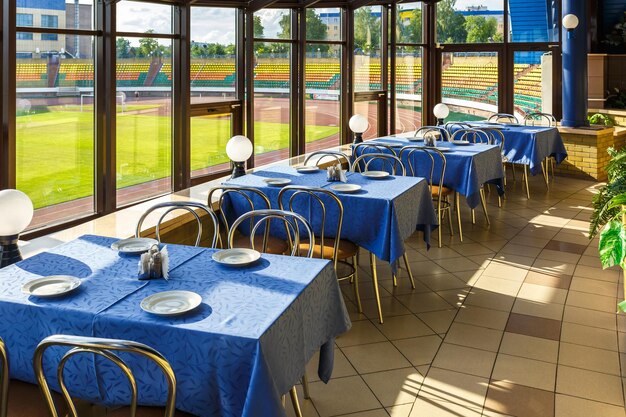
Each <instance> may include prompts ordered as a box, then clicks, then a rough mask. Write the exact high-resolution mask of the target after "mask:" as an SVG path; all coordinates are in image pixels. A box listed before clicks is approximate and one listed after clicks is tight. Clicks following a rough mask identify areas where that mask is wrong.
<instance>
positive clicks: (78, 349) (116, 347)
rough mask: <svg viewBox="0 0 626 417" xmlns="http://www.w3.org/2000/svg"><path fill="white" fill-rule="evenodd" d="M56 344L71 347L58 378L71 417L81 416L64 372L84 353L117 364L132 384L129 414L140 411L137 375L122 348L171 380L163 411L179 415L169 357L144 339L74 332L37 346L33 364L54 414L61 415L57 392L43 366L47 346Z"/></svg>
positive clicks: (172, 415)
mask: <svg viewBox="0 0 626 417" xmlns="http://www.w3.org/2000/svg"><path fill="white" fill-rule="evenodd" d="M53 346H61V347H69V348H70V349H69V350H68V351H67V352H66V353H65V355H63V357H62V358H61V360H60V361H59V364H58V367H57V373H56V374H57V380H58V384H59V386H60V387H61V394H62V396H63V399H64V400H65V403H66V404H67V407H68V411H69V415H70V416H71V417H77V412H76V406H75V405H74V402H73V400H72V397H71V396H70V393H69V391H68V389H67V386H66V384H65V378H64V372H65V365H66V364H67V362H68V361H69V360H70V359H71V358H72V357H74V356H77V355H81V354H93V355H97V356H100V357H102V358H105V359H107V360H109V361H111V362H112V363H113V364H115V365H116V366H117V367H118V368H119V369H120V370H121V371H122V373H123V374H124V376H126V378H127V379H128V382H129V384H130V388H131V398H130V407H129V412H128V414H129V415H130V416H131V417H135V414H136V412H137V383H136V381H135V376H134V375H133V372H132V370H131V369H130V367H129V366H128V365H127V364H126V363H125V362H124V361H123V360H122V359H121V358H120V356H119V355H118V354H119V353H120V352H127V353H132V354H135V355H138V356H141V357H144V358H147V359H148V360H150V361H152V362H154V363H155V364H156V365H157V366H158V367H159V368H160V369H161V371H162V373H163V375H164V376H165V379H166V381H167V388H168V389H167V399H166V401H165V408H164V410H163V413H164V414H163V415H164V416H165V417H174V416H175V412H176V410H175V405H176V376H175V375H174V371H173V370H172V367H171V366H170V364H169V363H168V362H167V360H166V359H165V357H163V355H161V354H160V353H159V352H157V351H156V350H155V349H153V348H151V347H149V346H146V345H144V344H142V343H137V342H132V341H128V340H118V339H103V338H96V337H85V336H71V335H60V334H58V335H53V336H49V337H46V338H45V339H44V340H42V341H41V343H39V345H38V346H37V349H35V355H34V358H33V366H34V369H35V376H36V377H37V382H38V383H39V387H40V388H41V392H42V393H43V395H44V398H45V401H46V404H47V405H48V409H49V411H50V416H52V417H59V413H58V411H57V408H56V405H55V402H54V400H53V396H52V395H53V394H52V391H51V390H50V387H49V386H48V381H47V380H46V376H45V374H44V369H43V357H44V353H45V352H46V350H47V349H48V348H50V347H53Z"/></svg>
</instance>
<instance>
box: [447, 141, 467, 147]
mask: <svg viewBox="0 0 626 417" xmlns="http://www.w3.org/2000/svg"><path fill="white" fill-rule="evenodd" d="M450 143H451V144H453V145H456V146H470V145H472V143H471V142H469V141H467V140H451V141H450Z"/></svg>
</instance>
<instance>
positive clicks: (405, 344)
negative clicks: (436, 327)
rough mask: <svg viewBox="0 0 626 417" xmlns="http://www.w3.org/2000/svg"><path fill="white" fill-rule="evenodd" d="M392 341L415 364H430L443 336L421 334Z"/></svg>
mask: <svg viewBox="0 0 626 417" xmlns="http://www.w3.org/2000/svg"><path fill="white" fill-rule="evenodd" d="M392 343H393V344H394V346H395V347H396V348H397V349H398V350H399V351H400V353H402V354H403V355H404V356H405V357H406V358H407V359H408V360H409V362H411V364H412V365H413V366H419V365H430V364H431V362H432V361H433V358H434V357H435V355H436V354H437V351H438V350H439V346H440V345H441V337H439V336H438V335H432V336H421V337H414V338H411V339H402V340H395V341H393V342H392Z"/></svg>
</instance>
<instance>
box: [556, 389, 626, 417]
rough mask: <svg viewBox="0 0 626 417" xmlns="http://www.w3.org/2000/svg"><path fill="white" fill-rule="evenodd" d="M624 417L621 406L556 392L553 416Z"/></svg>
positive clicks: (625, 412) (625, 416)
mask: <svg viewBox="0 0 626 417" xmlns="http://www.w3.org/2000/svg"><path fill="white" fill-rule="evenodd" d="M591 416H598V417H600V416H601V417H626V411H625V410H624V408H623V407H618V406H614V405H610V404H605V403H601V402H597V401H591V400H586V399H583V398H577V397H572V396H569V395H563V394H556V400H555V417H591Z"/></svg>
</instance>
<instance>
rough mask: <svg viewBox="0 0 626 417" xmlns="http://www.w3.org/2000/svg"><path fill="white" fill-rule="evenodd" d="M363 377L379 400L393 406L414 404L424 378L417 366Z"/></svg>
mask: <svg viewBox="0 0 626 417" xmlns="http://www.w3.org/2000/svg"><path fill="white" fill-rule="evenodd" d="M363 379H364V380H365V383H366V384H367V385H368V386H369V387H370V389H371V390H372V392H373V393H374V395H375V396H376V398H378V401H380V402H381V403H382V404H383V405H384V406H385V407H391V406H393V405H398V404H407V403H410V404H412V403H413V401H415V398H416V397H417V393H418V392H419V389H420V387H421V385H422V381H423V379H424V378H423V377H422V375H420V373H419V372H417V370H416V369H415V368H404V369H395V370H393V371H383V372H376V373H373V374H367V375H363Z"/></svg>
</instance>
